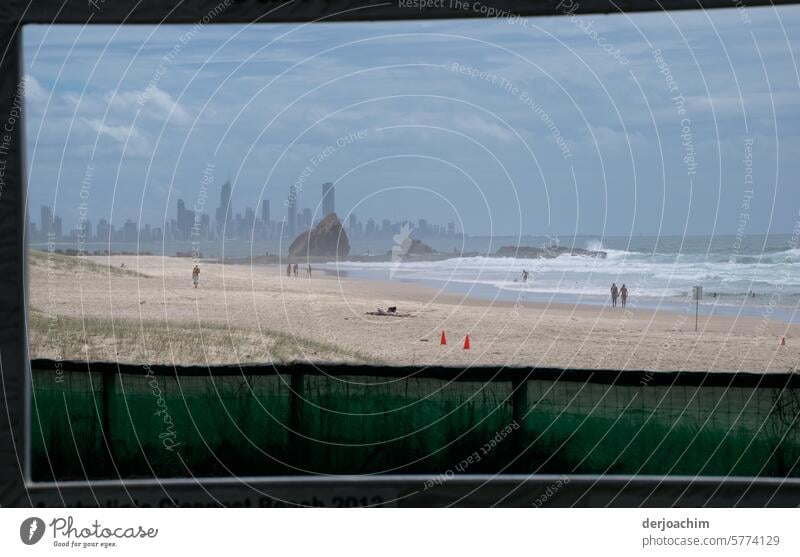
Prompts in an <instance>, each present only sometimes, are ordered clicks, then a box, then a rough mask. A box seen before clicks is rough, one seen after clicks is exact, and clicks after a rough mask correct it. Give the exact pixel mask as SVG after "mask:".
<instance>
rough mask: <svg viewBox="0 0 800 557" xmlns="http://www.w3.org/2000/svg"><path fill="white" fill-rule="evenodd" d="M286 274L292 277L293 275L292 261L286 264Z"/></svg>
mask: <svg viewBox="0 0 800 557" xmlns="http://www.w3.org/2000/svg"><path fill="white" fill-rule="evenodd" d="M286 276H287V277H290V276H292V264H291V263H289V264H288V265H286Z"/></svg>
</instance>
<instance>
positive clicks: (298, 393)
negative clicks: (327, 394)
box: [289, 372, 305, 466]
mask: <svg viewBox="0 0 800 557" xmlns="http://www.w3.org/2000/svg"><path fill="white" fill-rule="evenodd" d="M304 379H305V375H304V374H302V373H296V372H292V376H291V379H290V381H289V387H290V389H289V462H290V463H291V464H292V465H293V466H299V465H300V443H301V442H302V440H301V438H300V431H301V430H302V426H303V408H302V405H303V391H304V388H303V385H304V383H305V381H304Z"/></svg>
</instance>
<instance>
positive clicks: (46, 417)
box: [31, 361, 800, 481]
mask: <svg viewBox="0 0 800 557" xmlns="http://www.w3.org/2000/svg"><path fill="white" fill-rule="evenodd" d="M99 368H102V370H101V371H96V370H98V369H99ZM91 369H92V370H93V371H91V372H90V371H88V370H87V367H86V366H85V365H83V366H81V365H62V364H60V363H58V364H57V363H56V362H46V361H36V362H35V363H34V370H33V382H32V387H33V388H32V394H33V405H32V420H31V427H32V436H31V444H32V462H33V467H32V470H33V476H34V479H36V480H41V481H47V480H53V479H58V480H66V479H82V478H87V477H89V478H116V477H125V478H136V477H154V476H160V477H166V476H189V475H193V476H212V475H213V476H219V475H230V474H236V475H274V474H281V475H283V474H381V473H384V474H385V473H405V474H407V473H425V474H446V475H449V474H459V473H469V474H473V473H498V472H504V473H563V474H567V473H580V474H657V475H662V474H667V475H669V474H672V475H709V476H712V475H713V476H725V475H739V476H741V475H744V476H778V477H787V476H798V475H800V471H799V470H798V468H800V467H798V466H797V463H798V459H800V385H798V381H797V379H798V378H797V377H793V376H787V375H769V376H766V375H765V376H735V375H731V374H718V375H714V376H711V375H709V376H708V377H706V376H702V375H701V374H677V375H676V374H663V375H661V374H658V375H656V376H652V375H647V374H617V373H616V372H596V373H589V372H557V371H553V370H550V371H546V372H544V371H543V372H540V371H539V370H537V371H535V372H533V373H530V374H529V373H528V372H527V371H525V370H504V371H503V372H502V373H498V372H494V371H492V370H469V371H468V372H463V373H459V372H457V371H454V370H452V369H451V370H448V369H446V368H445V369H444V370H430V369H429V370H425V371H424V373H422V374H420V373H416V374H414V370H399V369H398V370H391V369H390V370H386V369H385V368H381V369H380V370H376V371H375V372H370V370H369V368H359V370H358V371H357V372H354V371H353V369H351V368H337V367H332V368H330V369H325V370H322V372H320V370H317V369H314V368H311V367H308V368H307V369H305V368H303V367H297V366H294V367H292V368H280V369H273V368H262V369H255V368H252V369H251V368H244V372H245V374H244V375H243V374H242V370H240V369H239V368H215V369H212V370H211V373H209V371H208V370H198V369H192V370H189V371H187V370H179V371H178V372H177V373H176V371H175V370H173V369H172V368H166V369H159V370H157V372H155V371H154V370H152V369H151V368H148V367H136V366H124V367H123V368H119V369H118V368H117V367H116V366H110V365H108V364H106V365H102V364H99V365H93V366H92V367H91ZM439 375H440V376H439ZM526 377H527V379H526ZM654 377H655V379H654ZM709 382H710V383H711V384H709Z"/></svg>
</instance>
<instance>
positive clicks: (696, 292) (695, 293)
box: [692, 286, 703, 332]
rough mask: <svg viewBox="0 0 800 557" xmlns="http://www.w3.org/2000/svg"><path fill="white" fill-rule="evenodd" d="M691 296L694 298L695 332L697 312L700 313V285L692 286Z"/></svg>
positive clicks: (701, 295) (701, 294)
mask: <svg viewBox="0 0 800 557" xmlns="http://www.w3.org/2000/svg"><path fill="white" fill-rule="evenodd" d="M692 298H693V299H694V332H697V314H698V313H700V300H702V299H703V287H702V286H692Z"/></svg>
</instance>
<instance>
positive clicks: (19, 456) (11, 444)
mask: <svg viewBox="0 0 800 557" xmlns="http://www.w3.org/2000/svg"><path fill="white" fill-rule="evenodd" d="M794 3H797V0H774V1H770V0H748V1H747V6H748V7H753V6H774V5H781V4H794ZM219 4H220V0H195V1H192V0H184V1H175V0H172V1H167V0H4V1H3V2H2V3H1V4H0V44H1V45H2V48H3V50H2V55H0V127H2V130H0V170H2V172H3V174H2V178H1V179H0V389H2V393H1V394H0V506H44V505H46V506H61V505H67V506H73V505H81V506H132V505H147V506H152V505H158V506H165V505H166V506H172V505H177V506H182V505H194V506H198V505H201V506H205V505H235V504H245V502H246V504H248V505H251V506H263V505H267V506H275V505H290V506H291V505H305V504H316V503H322V504H328V503H329V502H333V504H335V500H336V499H337V497H338V498H341V497H342V494H344V493H347V494H348V497H350V496H364V497H367V501H369V497H370V496H372V495H373V494H375V493H381V494H383V493H389V494H390V496H389V498H390V499H392V497H393V499H392V500H391V501H388V500H386V501H384V502H385V503H387V504H396V505H401V506H440V505H462V506H487V505H503V506H529V505H531V504H532V502H533V501H535V500H536V498H537V497H538V496H539V495H540V494H542V493H544V492H545V491H546V490H547V488H548V486H551V485H553V483H554V482H557V481H559V480H560V479H562V478H563V477H560V476H559V477H551V476H532V477H531V476H510V475H506V476H493V477H487V476H460V477H457V478H453V479H452V480H450V481H448V482H447V486H446V489H443V490H442V489H437V490H428V491H421V490H420V485H421V484H422V483H424V481H425V480H426V478H425V477H417V476H415V477H412V478H409V477H404V476H383V477H370V478H308V479H305V478H218V479H195V480H169V479H164V480H163V481H137V480H129V481H104V482H77V483H65V484H34V483H31V482H30V481H29V478H30V474H29V470H28V467H27V466H28V465H27V461H28V459H27V451H28V434H27V429H28V427H27V426H28V421H29V420H28V413H29V411H30V406H29V399H30V396H29V395H30V393H29V390H30V387H29V383H30V362H29V360H28V355H27V340H26V323H25V319H26V312H25V296H26V289H25V269H26V262H25V238H24V222H25V216H24V210H25V207H24V202H25V189H24V188H25V183H26V181H25V175H24V169H25V166H24V160H25V156H24V144H25V141H24V126H23V123H22V106H21V105H22V89H21V85H22V73H23V68H22V41H21V31H22V26H23V25H24V24H68V23H69V24H137V23H140V24H143V23H147V24H159V23H192V24H193V23H197V22H199V21H201V20H202V19H203V17H204V16H206V15H207V14H208V13H209V12H210V11H211V10H213V9H214V8H215V6H217V5H219ZM422 4H426V3H425V2H423V3H422ZM427 5H429V7H422V8H420V7H419V3H418V2H417V3H415V2H408V1H402V0H392V1H389V2H381V1H375V2H356V1H350V0H330V1H323V0H291V1H275V0H231V2H230V6H228V7H226V9H225V10H223V11H222V12H221V13H219V14H218V15H216V16H215V17H214V18H213V20H212V21H210V22H209V23H214V24H221V23H266V22H305V21H325V22H330V21H361V20H402V19H434V18H475V17H478V18H479V17H487V16H488V17H514V16H517V15H518V16H544V15H565V14H568V13H617V12H635V11H653V10H683V9H709V8H733V7H735V3H734V2H731V0H664V1H659V0H622V1H618V2H615V1H614V0H585V1H584V0H563V1H561V0H547V1H515V0H482V1H481V2H471V1H469V0H464V1H460V2H455V1H451V0H437V1H435V2H428V3H427ZM65 365H76V366H79V365H83V366H85V365H86V364H65ZM93 365H94V364H93ZM102 366H103V367H104V368H107V369H108V370H109V372H115V371H117V369H116V365H115V364H102ZM95 369H96V368H95ZM339 369H340V371H345V369H342V368H341V366H339ZM184 371H185V372H187V373H192V372H194V373H201V372H202V373H208V370H207V369H203V370H192V369H187V370H184ZM275 371H276V370H275V368H272V367H270V368H269V372H270V373H274V372H275ZM287 371H288V372H291V370H286V369H283V370H281V371H280V372H281V373H286V372H287ZM297 371H298V372H300V373H307V372H310V370H308V369H299V368H298V369H297ZM350 371H357V369H352V370H350ZM375 371H376V370H375V369H374V368H373V369H372V370H371V373H374V372H375ZM463 371H464V370H459V369H454V368H442V369H428V370H426V373H438V374H450V375H452V374H458V373H462V372H463ZM159 372H163V373H174V369H172V368H169V369H163V370H161V369H160V370H159ZM401 372H403V370H402V368H387V369H386V370H385V373H387V374H388V375H395V374H397V373H401ZM531 372H532V370H530V369H503V370H500V369H478V370H471V371H470V372H469V373H470V374H476V375H475V376H476V377H477V376H478V375H481V374H486V375H488V376H492V375H496V374H498V373H500V374H504V375H506V374H526V373H531ZM535 373H544V374H547V373H553V374H556V373H557V374H559V377H560V378H561V379H563V378H564V377H565V375H566V376H569V377H574V378H576V380H584V381H585V380H594V381H608V380H609V379H607V378H608V377H609V376H610V377H611V378H612V379H610V380H613V381H634V382H635V381H637V380H638V379H639V377H640V376H641V373H643V372H625V373H617V374H615V372H613V371H612V372H611V373H609V372H604V373H598V372H593V371H580V370H574V371H570V372H569V373H566V374H565V370H536V371H535ZM678 375H679V377H678V380H680V381H681V382H688V383H690V384H707V383H706V382H708V381H711V382H715V381H722V382H724V384H728V382H729V381H730V380H731V377H730V376H729V375H728V374H723V375H724V377H723V376H715V375H709V374H704V373H701V374H691V373H690V374H686V373H682V374H678ZM651 376H652V374H651ZM603 377H605V378H606V379H604V378H603ZM655 377H657V378H658V379H657V380H658V381H661V380H663V381H667V382H671V381H673V380H675V379H676V378H675V377H674V374H665V375H664V376H663V377H661V376H660V374H656V375H655ZM733 379H734V380H735V381H736V382H743V384H750V383H752V384H755V383H756V382H758V381H760V380H761V379H764V378H763V377H762V376H754V375H750V374H736V377H735V378H733ZM766 380H768V381H774V382H781V384H783V385H785V384H787V381H788V382H791V383H792V384H796V383H797V380H798V378H797V377H792V378H788V379H787V377H785V376H781V377H775V378H766ZM337 494H338V495H337ZM356 500H357V501H359V500H358V499H356ZM799 503H800V481H798V480H784V479H754V478H707V477H705V478H685V477H619V476H603V477H591V476H574V477H570V478H569V482H568V483H567V484H565V485H564V486H562V487H561V488H560V489H559V490H558V492H557V493H556V494H554V495H553V496H552V497H549V498H548V500H547V503H546V504H547V505H548V506H574V505H577V506H607V505H612V506H732V505H739V506H752V507H761V506H767V505H771V506H797V505H798V504H799Z"/></svg>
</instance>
